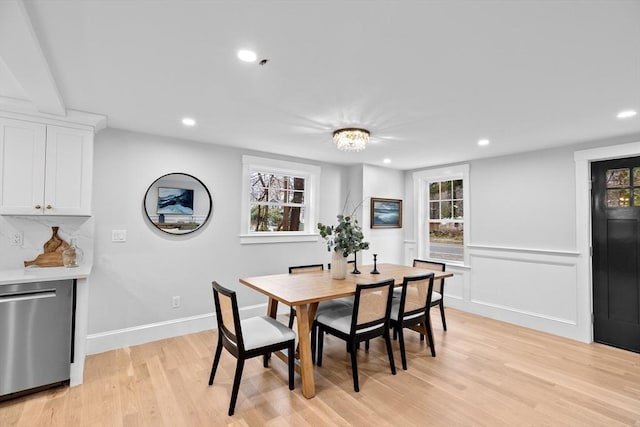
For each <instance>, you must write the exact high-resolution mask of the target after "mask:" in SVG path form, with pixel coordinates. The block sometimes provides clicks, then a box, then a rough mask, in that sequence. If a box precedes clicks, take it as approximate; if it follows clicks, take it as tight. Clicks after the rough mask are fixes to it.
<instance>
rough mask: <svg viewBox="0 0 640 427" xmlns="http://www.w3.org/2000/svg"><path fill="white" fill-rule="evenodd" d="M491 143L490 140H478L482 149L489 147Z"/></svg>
mask: <svg viewBox="0 0 640 427" xmlns="http://www.w3.org/2000/svg"><path fill="white" fill-rule="evenodd" d="M489 143H490V141H489V140H488V139H480V140H478V145H479V146H481V147H484V146H486V145H489Z"/></svg>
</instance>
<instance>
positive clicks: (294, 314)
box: [289, 307, 296, 329]
mask: <svg viewBox="0 0 640 427" xmlns="http://www.w3.org/2000/svg"><path fill="white" fill-rule="evenodd" d="M294 317H296V310H295V309H294V308H293V307H291V310H290V311H289V329H291V328H293V318H294Z"/></svg>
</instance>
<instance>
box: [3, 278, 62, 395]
mask: <svg viewBox="0 0 640 427" xmlns="http://www.w3.org/2000/svg"><path fill="white" fill-rule="evenodd" d="M73 291H74V280H57V281H47V282H35V283H20V284H10V285H1V286H0V400H5V399H7V398H10V397H13V394H14V393H19V392H26V391H27V390H28V391H35V390H38V389H40V388H42V387H44V386H51V385H57V384H61V383H65V382H67V383H68V381H69V377H70V369H71V358H72V339H71V334H72V329H73V326H72V322H73V320H72V319H73V309H74V307H73V295H74V292H73ZM19 394H23V393H19Z"/></svg>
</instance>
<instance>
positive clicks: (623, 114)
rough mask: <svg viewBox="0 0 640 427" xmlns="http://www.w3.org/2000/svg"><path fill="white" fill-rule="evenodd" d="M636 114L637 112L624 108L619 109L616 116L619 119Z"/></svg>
mask: <svg viewBox="0 0 640 427" xmlns="http://www.w3.org/2000/svg"><path fill="white" fill-rule="evenodd" d="M636 114H638V113H637V112H636V111H635V110H625V111H620V112H619V113H618V115H617V116H616V117H617V118H619V119H628V118H629V117H633V116H635V115H636Z"/></svg>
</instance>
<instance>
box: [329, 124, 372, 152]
mask: <svg viewBox="0 0 640 427" xmlns="http://www.w3.org/2000/svg"><path fill="white" fill-rule="evenodd" d="M333 142H335V144H336V147H338V150H341V151H362V150H364V149H365V147H366V146H367V143H368V142H369V131H368V130H366V129H360V128H344V129H338V130H337V131H335V132H333Z"/></svg>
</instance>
